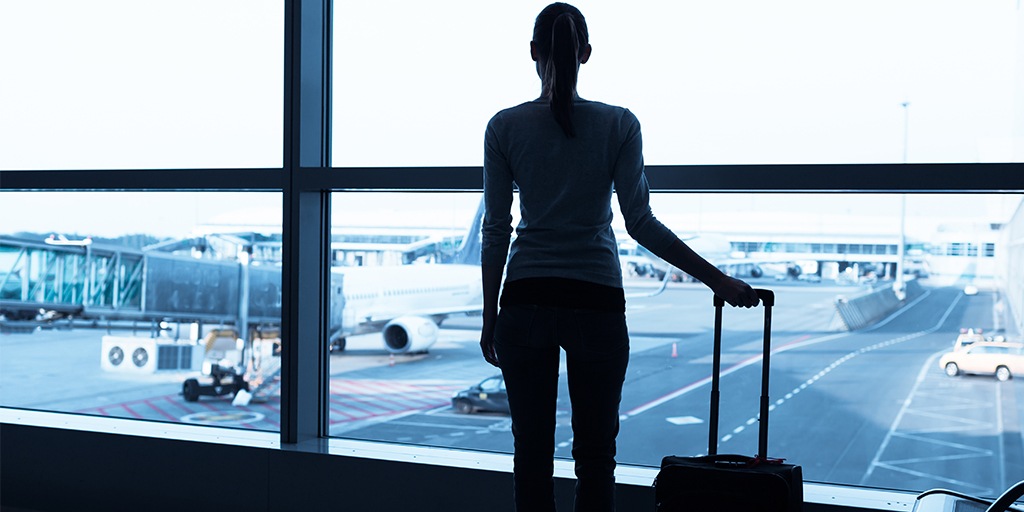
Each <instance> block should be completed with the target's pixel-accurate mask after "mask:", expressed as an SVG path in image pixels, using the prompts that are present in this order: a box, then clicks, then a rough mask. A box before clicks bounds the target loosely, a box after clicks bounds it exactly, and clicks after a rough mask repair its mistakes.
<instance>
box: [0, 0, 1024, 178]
mask: <svg viewBox="0 0 1024 512" xmlns="http://www.w3.org/2000/svg"><path fill="white" fill-rule="evenodd" d="M546 3H547V2H546V1H540V2H538V1H533V0H522V1H515V2H479V1H475V0H440V1H435V2H422V1H416V0H394V1H390V2H378V1H375V0H350V1H344V2H335V4H334V7H335V22H336V26H335V30H334V37H335V42H334V48H335V51H334V52H333V55H334V58H335V61H334V67H333V70H334V102H333V105H334V111H333V155H334V165H336V166H435V165H480V161H481V153H482V151H481V149H482V148H481V143H482V139H483V130H484V127H485V125H486V123H487V120H488V119H489V118H490V117H491V116H492V115H493V114H494V113H495V112H497V111H498V110H500V109H502V108H506V107H509V106H513V105H515V104H518V103H520V102H523V101H528V100H531V99H533V98H535V97H536V96H537V95H538V93H539V90H540V82H539V79H538V78H537V75H536V72H535V70H534V66H533V62H532V61H530V59H529V54H528V41H529V40H530V38H531V31H532V25H533V19H534V17H535V16H536V14H537V13H538V12H539V11H540V10H541V8H542V7H543V6H544V5H545V4H546ZM575 3H576V5H577V6H578V7H580V9H581V10H582V11H583V13H584V15H585V16H586V17H587V20H588V26H589V30H590V35H591V39H590V40H591V43H592V45H593V47H594V53H593V55H592V58H591V60H590V61H589V62H588V63H586V64H585V65H583V67H582V68H581V71H580V84H579V91H580V94H581V96H582V97H584V98H587V99H592V100H598V101H604V102H607V103H611V104H616V105H621V106H625V107H627V108H629V109H631V110H632V111H633V112H634V113H635V114H636V115H637V116H638V118H639V119H640V121H641V123H642V126H643V133H644V141H645V157H646V161H647V163H648V164H716V163H717V164H730V163H764V164H767V163H878V162H901V161H903V155H904V149H906V155H907V156H906V158H907V161H909V162H989V161H1024V30H1022V28H1021V27H1022V21H1021V20H1022V19H1024V13H1022V11H1021V9H1020V6H1019V2H1018V0H955V1H954V0H862V1H858V2H841V1H838V0H776V1H763V0H722V1H716V2H707V1H704V0H678V1H671V2H670V1H665V0H658V1H655V0H634V1H632V2H630V3H629V8H628V9H627V8H625V7H624V5H626V4H623V3H622V2H621V1H619V0H579V1H577V2H575ZM282 13H283V2H281V1H279V0H278V1H271V0H174V1H147V2H138V1H134V0H90V1H88V2H81V1H77V0H54V1H50V2H17V1H13V0H11V1H8V0H5V1H2V2H0V66H2V69H4V70H5V79H4V80H2V81H0V112H2V115H0V169H105V168H111V169H114V168H128V169H130V168H171V169H173V168H206V167H211V168H212V167H236V168H248V167H278V166H280V165H281V149H280V148H281V141H282V139H283V135H282V133H283V132H282V127H281V126H282V123H283V116H282V112H283V103H282V93H283V89H282V84H283V70H282V59H283V44H282V39H283V28H282V26H283V14H282ZM903 103H908V106H907V107H904V106H902V105H903ZM904 134H906V136H907V137H906V139H904ZM905 142H906V144H904V143H905Z"/></svg>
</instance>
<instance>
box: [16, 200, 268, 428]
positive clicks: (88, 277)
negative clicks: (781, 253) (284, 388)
mask: <svg viewBox="0 0 1024 512" xmlns="http://www.w3.org/2000/svg"><path fill="white" fill-rule="evenodd" d="M129 212H131V215H128V213H129ZM0 218H3V219H4V222H3V224H2V226H0V283H2V286H0V315H2V316H0V332H2V333H3V335H2V336H0V352H2V353H3V357H2V358H0V405H3V406H7V407H19V408H28V409H42V410H49V411H61V412H77V413H82V414H95V415H100V416H113V417H121V418H136V419H145V420H155V421H170V422H182V423H194V424H204V425H218V426H230V427H240V428H253V429H260V430H277V429H278V428H279V427H280V423H279V420H280V413H281V412H280V407H281V405H280V403H281V399H280V391H279V388H280V368H281V362H280V359H281V358H280V345H281V336H280V330H281V327H280V326H281V195H280V194H279V193H217V192H170V193H168V192H162V193H161V192H142V193H139V192H135V193H132V192H2V193H0ZM27 383H31V384H30V385H27ZM241 391H245V393H241ZM238 395H243V396H246V398H244V399H242V400H237V401H236V400H233V399H234V398H235V397H236V396H238ZM243 400H244V401H243Z"/></svg>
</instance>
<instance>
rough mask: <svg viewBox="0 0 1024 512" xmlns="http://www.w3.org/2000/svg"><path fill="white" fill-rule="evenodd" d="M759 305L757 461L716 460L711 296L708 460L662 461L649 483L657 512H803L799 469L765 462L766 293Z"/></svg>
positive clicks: (718, 323) (717, 353) (718, 344)
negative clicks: (761, 340)
mask: <svg viewBox="0 0 1024 512" xmlns="http://www.w3.org/2000/svg"><path fill="white" fill-rule="evenodd" d="M756 291H757V295H758V297H759V298H760V300H761V303H762V304H764V359H763V360H762V365H761V414H760V418H759V419H760V421H759V423H760V427H759V432H758V448H757V456H755V457H753V458H751V457H749V456H743V455H719V454H718V396H719V392H718V386H719V371H720V368H721V363H722V308H723V306H725V301H724V300H722V298H720V297H718V296H717V295H716V296H715V348H714V356H713V368H712V373H711V376H712V377H711V414H710V420H709V421H708V423H709V424H710V435H709V439H708V455H706V456H703V457H675V456H668V457H665V458H664V459H663V460H662V461H661V471H660V472H659V473H658V477H657V478H656V479H655V480H654V496H655V510H657V512H675V511H679V510H688V511H708V510H713V511H723V512H729V511H758V512H774V511H778V512H793V511H800V510H801V509H802V508H803V477H802V475H801V471H800V466H794V465H792V464H783V463H782V460H778V459H769V458H768V403H769V401H768V368H769V360H768V357H769V355H770V352H771V326H772V306H774V305H775V294H774V293H772V292H771V290H756Z"/></svg>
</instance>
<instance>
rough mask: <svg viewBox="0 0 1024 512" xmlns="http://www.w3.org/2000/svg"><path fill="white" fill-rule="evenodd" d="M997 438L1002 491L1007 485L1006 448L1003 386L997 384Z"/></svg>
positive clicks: (999, 486) (999, 485) (1000, 487)
mask: <svg viewBox="0 0 1024 512" xmlns="http://www.w3.org/2000/svg"><path fill="white" fill-rule="evenodd" d="M996 437H998V438H999V484H998V488H999V489H1002V488H1004V486H1005V485H1006V447H1005V446H1003V445H1004V443H1003V386H1002V382H997V383H996Z"/></svg>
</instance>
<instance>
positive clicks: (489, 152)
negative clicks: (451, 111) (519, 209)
mask: <svg viewBox="0 0 1024 512" xmlns="http://www.w3.org/2000/svg"><path fill="white" fill-rule="evenodd" d="M500 121H501V114H500V113H499V114H497V115H495V116H494V117H493V118H491V121H490V122H489V123H487V132H486V135H485V136H484V218H483V223H482V225H481V228H480V230H481V244H480V246H481V248H480V261H481V265H480V272H481V285H482V287H483V301H484V304H483V305H484V311H483V321H484V324H483V330H482V331H481V332H480V350H481V351H483V354H484V359H486V360H487V362H488V363H491V364H492V365H494V366H498V357H497V355H496V354H495V352H494V326H495V324H496V323H497V320H498V294H499V290H500V289H501V275H502V273H503V272H504V270H505V260H506V259H507V258H508V244H509V240H510V238H511V235H512V214H511V208H512V169H511V168H510V167H509V164H508V160H507V159H506V158H505V154H504V152H503V151H502V149H501V144H500V143H499V140H498V136H497V133H496V132H497V130H498V126H497V125H498V124H499V123H500Z"/></svg>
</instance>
